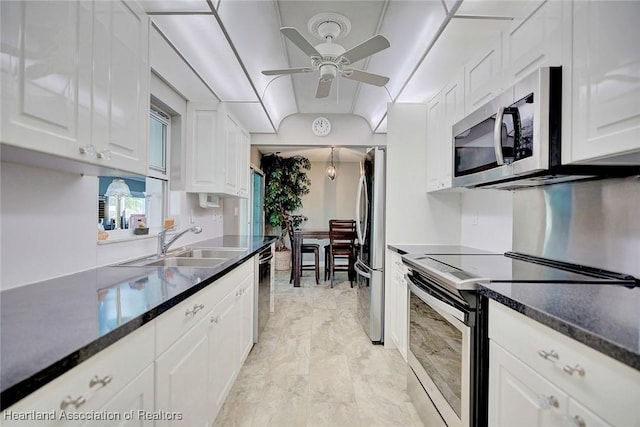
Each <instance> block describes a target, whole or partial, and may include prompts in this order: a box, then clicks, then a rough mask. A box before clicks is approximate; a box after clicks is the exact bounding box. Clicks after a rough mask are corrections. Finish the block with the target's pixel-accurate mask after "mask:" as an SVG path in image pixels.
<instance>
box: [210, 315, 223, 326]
mask: <svg viewBox="0 0 640 427" xmlns="http://www.w3.org/2000/svg"><path fill="white" fill-rule="evenodd" d="M219 320H220V318H218V316H211V320H209V323H215V324H217V323H218V321H219Z"/></svg>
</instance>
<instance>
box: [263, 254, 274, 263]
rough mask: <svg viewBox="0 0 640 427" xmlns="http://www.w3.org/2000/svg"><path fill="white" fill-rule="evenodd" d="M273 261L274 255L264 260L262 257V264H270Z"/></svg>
mask: <svg viewBox="0 0 640 427" xmlns="http://www.w3.org/2000/svg"><path fill="white" fill-rule="evenodd" d="M272 259H273V253H270V254H269V255H267V256H266V257H264V258H262V256H261V257H260V264H261V265H262V264H269V263H270V262H271V260H272Z"/></svg>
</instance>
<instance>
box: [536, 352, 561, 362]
mask: <svg viewBox="0 0 640 427" xmlns="http://www.w3.org/2000/svg"><path fill="white" fill-rule="evenodd" d="M538 355H539V356H540V357H542V358H543V359H546V360H549V359H555V360H558V359H559V356H558V353H556V352H555V350H549V351H544V350H538Z"/></svg>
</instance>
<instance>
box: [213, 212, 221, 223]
mask: <svg viewBox="0 0 640 427" xmlns="http://www.w3.org/2000/svg"><path fill="white" fill-rule="evenodd" d="M213 222H222V214H214V215H213Z"/></svg>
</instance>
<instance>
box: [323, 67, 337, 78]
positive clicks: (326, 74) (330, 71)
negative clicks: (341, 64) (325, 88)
mask: <svg viewBox="0 0 640 427" xmlns="http://www.w3.org/2000/svg"><path fill="white" fill-rule="evenodd" d="M337 75H338V68H337V67H336V66H335V65H333V64H323V65H321V66H320V79H321V80H323V81H331V80H333V79H335V78H336V76H337Z"/></svg>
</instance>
